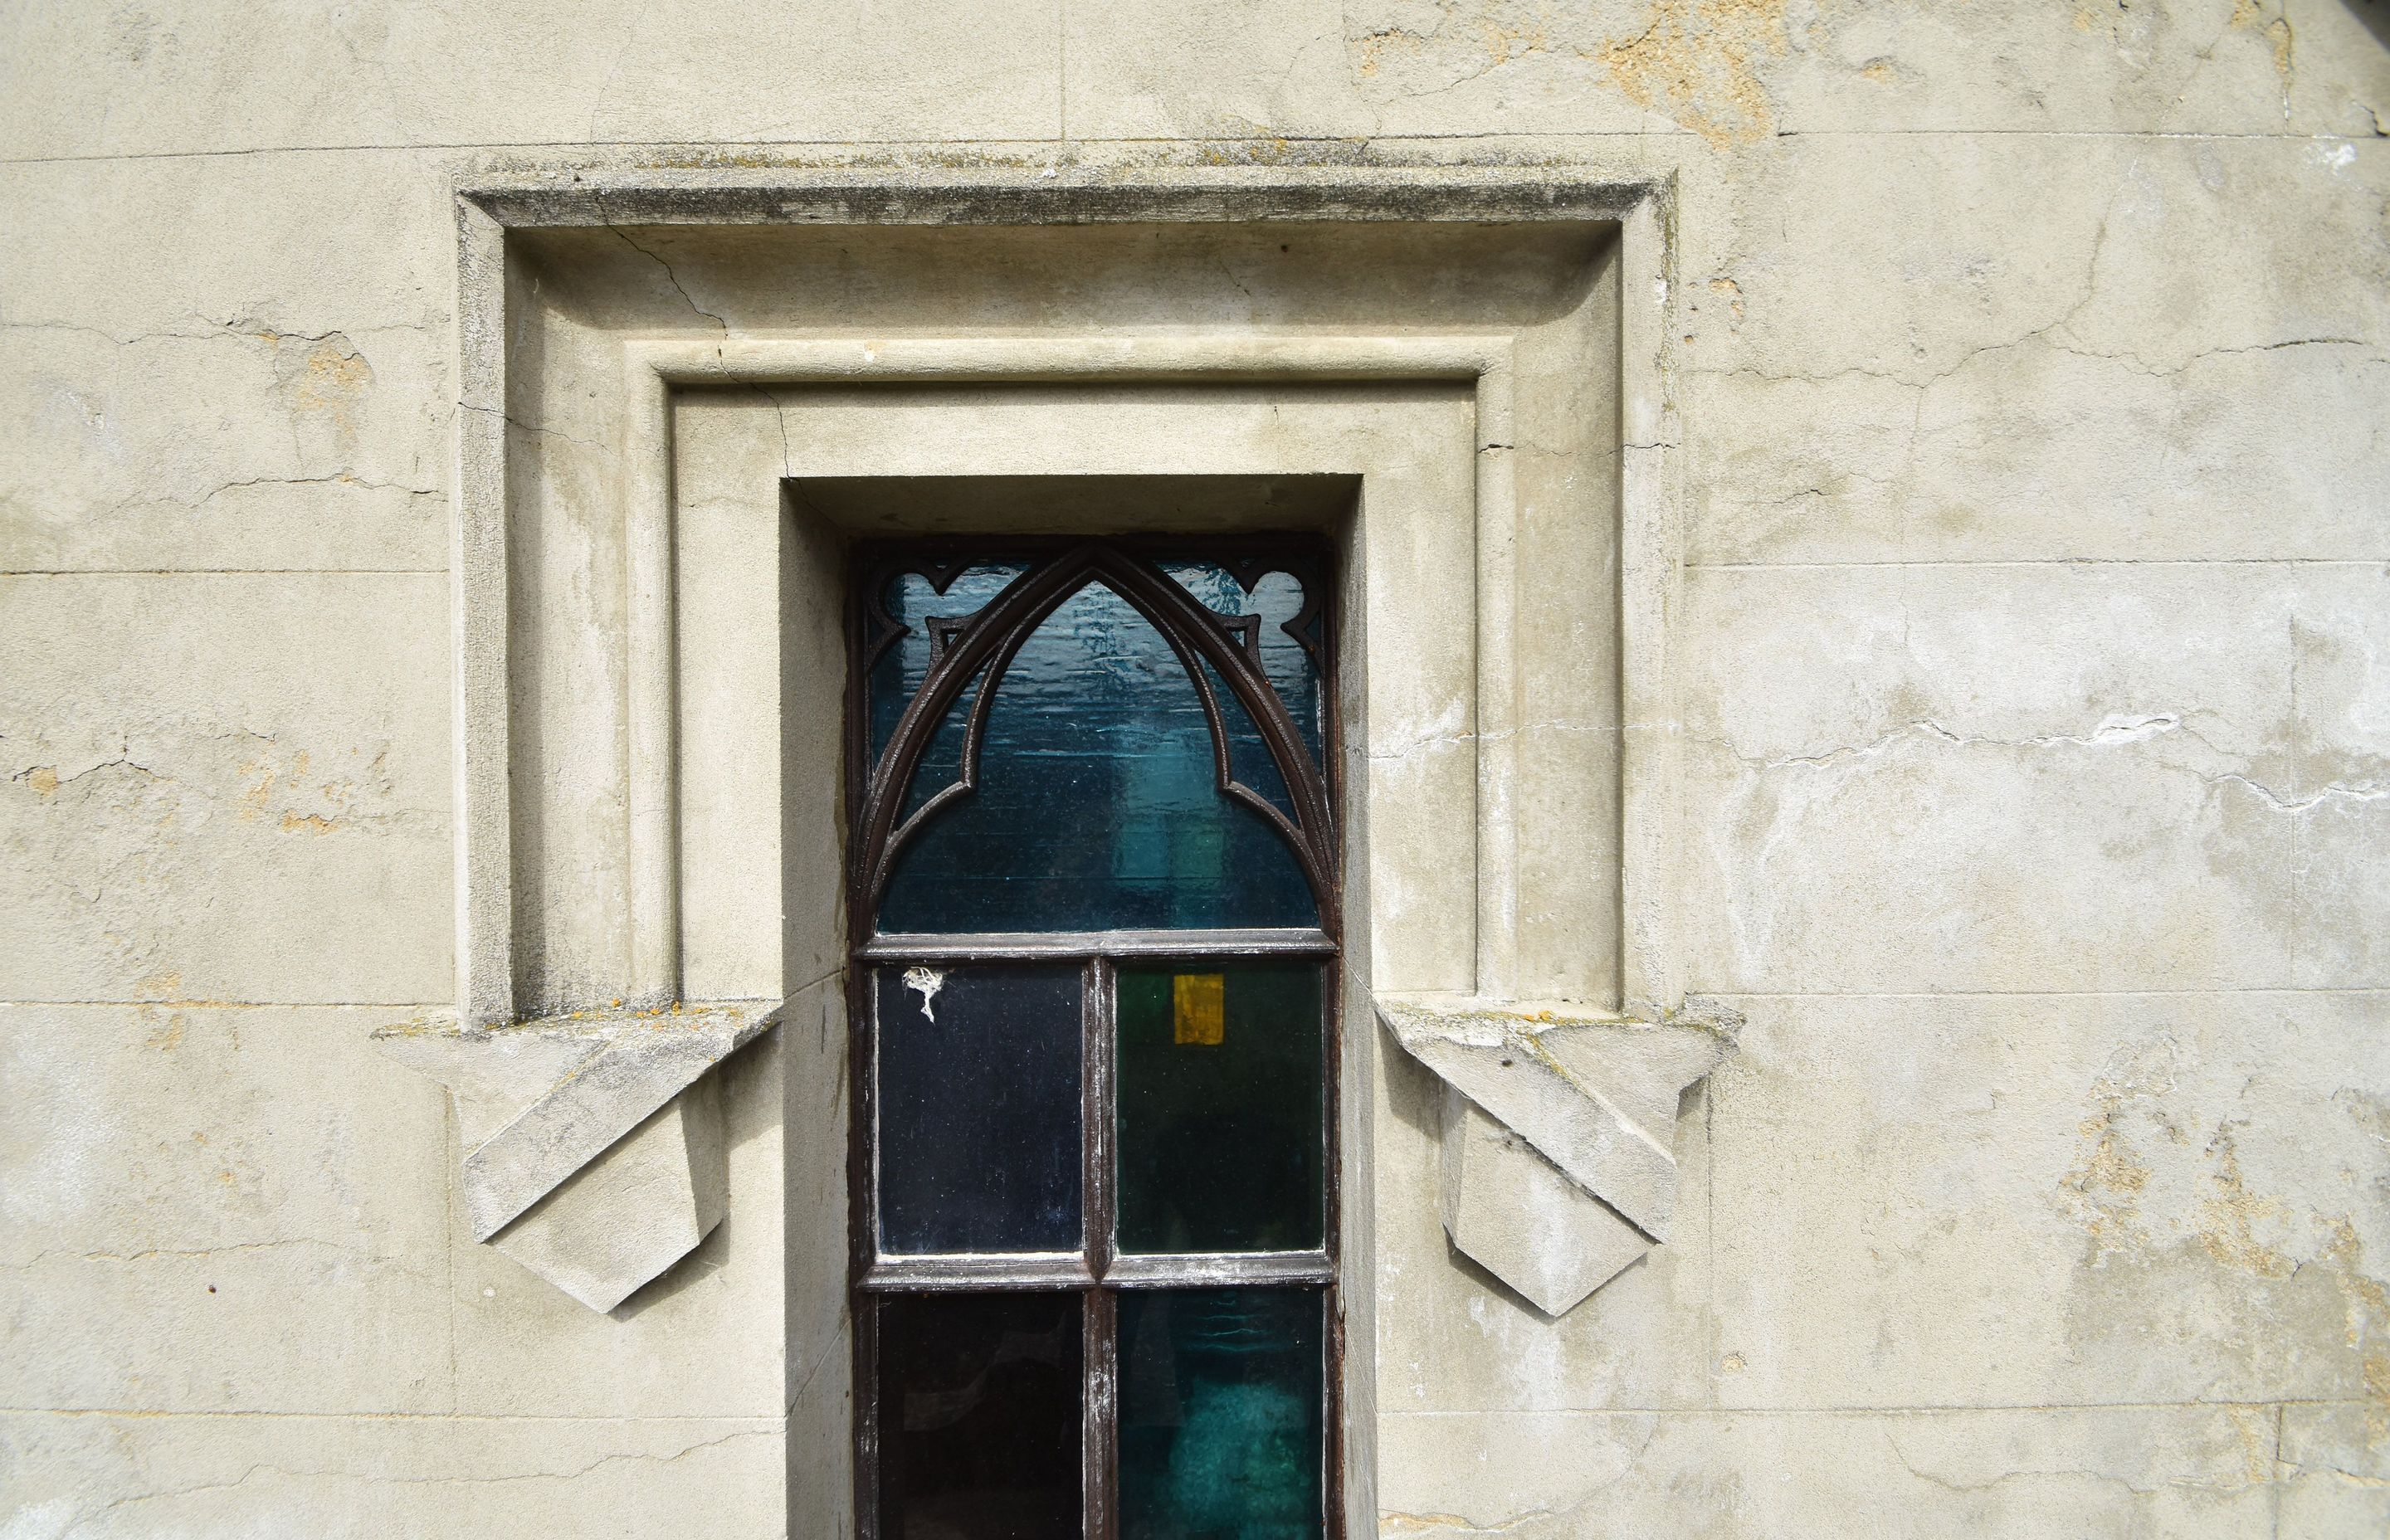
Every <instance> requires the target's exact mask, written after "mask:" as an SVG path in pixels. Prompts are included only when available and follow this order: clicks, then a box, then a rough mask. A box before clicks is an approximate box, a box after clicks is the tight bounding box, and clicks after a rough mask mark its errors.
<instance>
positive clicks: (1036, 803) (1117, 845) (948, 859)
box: [873, 583, 1317, 931]
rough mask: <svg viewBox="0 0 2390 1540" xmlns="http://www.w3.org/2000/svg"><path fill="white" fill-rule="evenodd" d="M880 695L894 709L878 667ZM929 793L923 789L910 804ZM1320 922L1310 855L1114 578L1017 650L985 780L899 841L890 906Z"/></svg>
mask: <svg viewBox="0 0 2390 1540" xmlns="http://www.w3.org/2000/svg"><path fill="white" fill-rule="evenodd" d="M957 587H958V588H959V587H960V584H959V583H957ZM941 613H943V611H941ZM907 641H908V642H909V641H910V638H907ZM924 656H925V657H926V654H924ZM883 666H885V664H884V661H883ZM985 687H986V685H985V683H984V680H983V681H982V683H981V684H980V685H979V686H978V688H981V689H984V688H985ZM873 696H874V699H873V714H874V717H875V720H876V719H877V717H878V716H879V715H880V713H881V712H882V711H883V709H884V708H883V707H882V705H881V703H880V687H879V686H878V683H877V681H876V679H875V683H874V686H873ZM1231 704H1233V703H1232V702H1231ZM897 709H898V710H901V709H902V708H901V703H900V704H899V706H898V707H897ZM960 710H961V708H960V707H957V714H958V713H959V712H960ZM1230 714H1231V718H1232V720H1238V719H1240V710H1239V712H1231V713H1230ZM892 720H893V718H892ZM1243 730H1245V731H1247V732H1251V728H1250V727H1249V726H1248V727H1246V728H1244V729H1243ZM950 731H953V732H958V729H957V728H956V727H954V725H953V724H952V722H951V721H950V722H949V723H947V724H945V725H942V728H941V732H942V733H944V732H950ZM957 741H958V740H957ZM1232 742H1233V738H1232ZM1254 742H1255V744H1256V745H1257V744H1258V737H1257V735H1256V736H1255V738H1254ZM930 773H932V772H930V771H928V770H927V769H926V767H925V770H924V774H925V775H926V774H930ZM1279 794H1280V795H1283V791H1282V790H1281V791H1280V793H1279ZM927 795H928V792H927V791H924V790H921V789H919V787H918V786H917V787H916V788H915V789H910V790H908V792H907V797H906V802H907V805H908V806H911V805H919V802H921V801H925V800H926V798H927ZM1316 923H1317V907H1316V906H1315V905H1314V904H1313V902H1312V898H1311V890H1310V887H1309V885H1308V884H1307V883H1306V882H1305V881H1304V876H1303V871H1302V867H1301V866H1299V865H1298V864H1297V863H1296V860H1295V857H1294V853H1293V852H1292V851H1291V849H1289V848H1288V846H1287V844H1286V842H1285V841H1284V840H1283V839H1282V838H1281V837H1280V836H1279V833H1278V831H1277V830H1275V829H1273V828H1271V827H1270V826H1269V825H1268V824H1267V823H1266V821H1265V820H1264V819H1263V817H1262V815H1260V814H1258V813H1256V812H1254V811H1253V809H1251V808H1248V807H1244V806H1241V805H1240V804H1238V803H1237V802H1232V801H1231V800H1229V798H1227V796H1226V795H1225V794H1224V793H1222V792H1221V791H1220V789H1218V786H1217V783H1216V778H1215V773H1214V763H1213V755H1212V735H1211V727H1210V725H1209V722H1208V719H1207V718H1206V717H1205V715H1204V713H1203V710H1202V706H1201V701H1200V700H1199V699H1198V698H1197V696H1196V693H1195V686H1194V682H1193V680H1191V679H1190V678H1189V676H1188V674H1187V670H1186V667H1185V665H1183V664H1182V663H1180V661H1178V657H1177V655H1176V652H1174V651H1173V650H1172V648H1171V647H1170V645H1169V644H1168V643H1167V642H1165V641H1164V640H1163V637H1162V635H1161V634H1160V633H1159V632H1157V631H1155V630H1154V628H1153V626H1152V624H1151V623H1150V622H1148V621H1147V620H1146V619H1145V618H1144V617H1143V616H1142V615H1140V614H1138V613H1137V610H1135V609H1133V608H1132V607H1131V606H1130V605H1129V604H1128V602H1127V601H1126V600H1124V599H1123V598H1121V597H1119V596H1118V595H1116V594H1114V593H1113V592H1112V591H1111V589H1110V588H1107V587H1105V586H1103V585H1102V584H1089V585H1088V586H1087V587H1085V588H1082V589H1080V590H1079V591H1078V592H1077V593H1076V594H1074V595H1073V596H1072V597H1070V598H1068V599H1066V600H1064V601H1063V603H1062V604H1061V605H1060V607H1059V608H1058V609H1056V610H1054V612H1053V613H1052V614H1050V615H1049V616H1047V619H1046V621H1045V622H1044V623H1043V624H1041V625H1040V626H1039V627H1038V628H1037V630H1036V631H1035V633H1034V635H1031V636H1030V638H1029V639H1028V641H1027V642H1026V643H1024V644H1023V645H1022V648H1021V650H1020V652H1019V653H1018V655H1016V656H1015V657H1014V659H1013V660H1012V662H1011V664H1010V666H1009V668H1008V669H1007V670H1006V671H1005V674H1004V675H1003V678H1002V680H1001V681H1000V682H999V683H998V684H997V685H996V698H995V700H994V702H993V703H992V704H991V706H990V708H989V712H988V718H987V728H986V739H985V743H984V745H983V751H982V754H981V760H980V778H979V787H978V789H977V790H976V792H974V793H973V794H972V795H970V796H969V797H966V798H964V799H962V800H961V801H960V802H957V803H956V804H955V805H953V806H952V807H950V808H949V809H948V810H946V811H945V812H944V813H942V814H940V815H938V816H937V817H936V818H935V819H933V820H932V822H931V824H930V825H929V826H928V827H927V828H924V829H923V830H922V831H921V832H920V833H919V835H917V836H916V837H915V838H914V839H913V841H911V843H910V844H909V845H908V846H906V849H905V850H904V851H902V852H901V853H899V855H898V856H897V859H896V864H895V868H894V872H893V876H892V878H891V879H890V882H889V886H888V890H887V892H886V894H885V896H884V897H883V898H882V900H881V902H880V929H881V930H893V931H908V930H909V931H924V930H928V931H935V930H1142V929H1163V928H1171V927H1188V926H1220V927H1234V926H1291V925H1311V924H1316Z"/></svg>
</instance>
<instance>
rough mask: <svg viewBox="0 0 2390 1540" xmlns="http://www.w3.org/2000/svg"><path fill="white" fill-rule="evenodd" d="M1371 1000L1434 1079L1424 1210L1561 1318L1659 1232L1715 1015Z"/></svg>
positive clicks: (1725, 1040) (1722, 1047)
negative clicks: (1437, 1086) (1436, 1128)
mask: <svg viewBox="0 0 2390 1540" xmlns="http://www.w3.org/2000/svg"><path fill="white" fill-rule="evenodd" d="M1377 1005H1378V1016H1379V1019H1380V1020H1382V1021H1384V1022H1385V1024H1386V1027H1387V1029H1388V1030H1389V1031H1391V1032H1392V1033H1394V1037H1395V1040H1396V1041H1397V1042H1399V1043H1401V1044H1402V1046H1403V1048H1404V1050H1405V1051H1406V1052H1407V1053H1409V1054H1410V1056H1411V1057H1412V1058H1414V1059H1418V1060H1419V1061H1420V1063H1422V1064H1424V1065H1426V1066H1427V1067H1428V1068H1429V1069H1431V1070H1433V1071H1434V1072H1435V1073H1436V1075H1437V1076H1438V1078H1440V1079H1441V1080H1442V1081H1443V1082H1444V1084H1445V1102H1444V1112H1443V1117H1444V1127H1443V1146H1442V1150H1441V1159H1442V1165H1443V1178H1444V1179H1443V1184H1442V1187H1441V1191H1440V1203H1439V1207H1440V1212H1441V1213H1442V1216H1443V1219H1444V1228H1445V1232H1446V1234H1447V1235H1449V1236H1450V1237H1451V1238H1452V1243H1453V1244H1454V1245H1455V1246H1456V1247H1458V1248H1459V1250H1460V1251H1462V1252H1463V1253H1464V1254H1465V1255H1467V1256H1469V1257H1470V1258H1471V1260H1473V1261H1475V1262H1476V1263H1477V1264H1479V1265H1481V1266H1483V1267H1484V1268H1485V1270H1486V1271H1488V1272H1490V1273H1492V1274H1493V1275H1494V1276H1495V1277H1498V1278H1500V1279H1501V1280H1502V1281H1503V1282H1504V1283H1506V1284H1508V1285H1510V1287H1511V1288H1512V1289H1514V1290H1517V1291H1518V1292H1519V1293H1520V1294H1522V1295H1523V1296H1524V1297H1525V1298H1526V1299H1527V1300H1528V1301H1529V1302H1531V1303H1534V1304H1535V1306H1536V1308H1537V1309H1539V1310H1541V1311H1543V1312H1544V1313H1545V1314H1546V1315H1565V1314H1566V1313H1567V1312H1568V1311H1569V1310H1570V1309H1572V1308H1573V1307H1574V1306H1575V1305H1576V1303H1578V1302H1579V1301H1581V1300H1583V1299H1584V1298H1585V1297H1586V1296H1587V1295H1588V1294H1590V1293H1592V1292H1593V1291H1594V1290H1597V1289H1599V1288H1600V1287H1601V1286H1602V1285H1603V1284H1605V1283H1607V1282H1609V1281H1610V1279H1612V1278H1613V1277H1616V1276H1617V1275H1618V1274H1619V1273H1620V1272H1622V1271H1624V1270H1625V1268H1626V1267H1627V1266H1628V1265H1629V1264H1632V1263H1634V1262H1636V1261H1637V1260H1638V1259H1639V1258H1641V1257H1642V1256H1643V1254H1644V1253H1645V1252H1647V1251H1650V1250H1651V1248H1652V1247H1653V1246H1655V1245H1658V1244H1660V1243H1662V1242H1663V1241H1665V1240H1666V1239H1667V1238H1668V1224H1669V1219H1670V1217H1671V1215H1672V1214H1673V1213H1674V1212H1675V1208H1676V1200H1677V1158H1676V1150H1675V1146H1676V1127H1677V1098H1678V1097H1679V1096H1681V1095H1682V1093H1683V1092H1684V1091H1685V1089H1686V1088H1687V1087H1688V1086H1690V1085H1691V1084H1694V1083H1695V1082H1697V1081H1699V1080H1700V1079H1701V1078H1702V1077H1703V1076H1704V1075H1706V1074H1708V1073H1709V1072H1710V1071H1711V1070H1713V1069H1714V1068H1715V1067H1716V1065H1717V1062H1718V1060H1719V1059H1721V1058H1722V1057H1723V1056H1724V1055H1725V1053H1726V1051H1727V1050H1728V1047H1729V1046H1731V1044H1732V1041H1733V1040H1732V1038H1731V1037H1730V1036H1729V1035H1728V1033H1729V1031H1730V1026H1731V1019H1730V1018H1726V1017H1720V1018H1718V1019H1717V1020H1697V1019H1689V1018H1687V1017H1684V1016H1679V1017H1678V1018H1677V1019H1676V1020H1670V1021H1667V1022H1656V1023H1655V1022H1648V1021H1634V1020H1624V1019H1621V1018H1617V1017H1585V1016H1572V1015H1568V1014H1564V1013H1562V1012H1561V1011H1557V1010H1542V1009H1536V1008H1533V1007H1519V1006H1515V1005H1503V1004H1493V1003H1488V1002H1484V1001H1463V1002H1449V1003H1446V1002H1431V1001H1424V1000H1419V999H1409V1000H1405V999H1399V998H1390V997H1387V996H1382V995H1381V996H1380V997H1379V1000H1378V1002H1377Z"/></svg>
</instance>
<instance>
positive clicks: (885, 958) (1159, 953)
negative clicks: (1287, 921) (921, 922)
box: [855, 929, 1336, 962]
mask: <svg viewBox="0 0 2390 1540" xmlns="http://www.w3.org/2000/svg"><path fill="white" fill-rule="evenodd" d="M1335 954H1336V943H1334V942H1333V941H1331V940H1330V939H1329V936H1328V932H1326V931H1325V930H1300V929H1287V930H1064V931H1055V932H1052V933H1050V934H1049V933H1046V932H1042V931H1035V930H985V931H976V932H970V933H956V934H940V935H924V934H913V933H901V932H900V933H892V934H884V935H878V936H874V937H872V938H871V939H870V940H869V941H867V942H866V943H863V945H862V946H861V947H860V948H858V949H857V950H856V953H855V955H856V956H857V957H859V958H861V959H862V960H863V961H865V962H1001V961H1005V960H1008V959H1015V958H1032V957H1228V956H1298V957H1328V956H1335Z"/></svg>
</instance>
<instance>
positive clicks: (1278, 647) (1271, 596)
mask: <svg viewBox="0 0 2390 1540" xmlns="http://www.w3.org/2000/svg"><path fill="white" fill-rule="evenodd" d="M1163 571H1165V572H1168V573H1169V574H1170V575H1171V576H1172V577H1174V578H1176V579H1177V580H1178V584H1179V586H1180V587H1182V588H1184V589H1186V590H1187V591H1188V592H1189V593H1190V594H1192V595H1194V596H1195V597H1197V598H1198V599H1200V600H1201V601H1202V602H1203V604H1204V605H1205V606H1206V607H1207V608H1209V609H1211V610H1215V611H1217V612H1218V613H1220V614H1223V615H1253V616H1257V617H1259V618H1260V621H1261V628H1260V631H1259V634H1258V635H1257V637H1256V640H1257V641H1258V643H1259V644H1260V648H1261V658H1262V673H1263V674H1264V675H1265V676H1266V677H1267V678H1268V680H1269V682H1270V683H1271V684H1272V685H1273V686H1275V687H1277V689H1278V698H1279V701H1280V702H1281V703H1283V704H1284V705H1285V707H1286V712H1287V714H1288V715H1289V716H1291V717H1292V718H1294V725H1295V729H1296V731H1298V732H1300V733H1301V734H1302V735H1303V741H1304V744H1305V745H1307V746H1308V747H1309V748H1310V750H1311V756H1312V758H1313V760H1314V761H1317V759H1318V758H1319V756H1320V755H1321V753H1323V752H1324V750H1323V749H1322V747H1321V745H1322V742H1323V741H1324V739H1325V737H1326V734H1325V723H1326V718H1325V717H1324V715H1323V714H1322V706H1323V700H1322V698H1321V693H1320V688H1319V671H1318V669H1317V668H1316V667H1315V666H1313V663H1312V661H1311V654H1310V653H1309V652H1307V651H1305V650H1304V646H1303V644H1302V643H1301V642H1298V641H1296V640H1295V639H1294V638H1293V637H1292V636H1291V635H1287V631H1286V625H1287V622H1290V621H1291V620H1293V619H1294V618H1295V617H1296V616H1297V615H1300V614H1302V613H1303V604H1304V593H1303V584H1302V583H1301V582H1300V581H1298V580H1297V579H1296V578H1295V576H1294V575H1293V574H1292V573H1291V572H1268V573H1265V574H1264V575H1263V576H1262V578H1261V579H1260V581H1258V582H1256V583H1255V584H1253V592H1252V593H1250V594H1248V593H1246V592H1245V590H1244V587H1243V585H1242V584H1240V583H1238V582H1237V578H1236V574H1235V573H1233V572H1231V571H1228V570H1227V568H1226V567H1223V566H1220V565H1219V564H1218V563H1216V562H1210V561H1173V562H1165V563H1163ZM1246 784H1248V785H1253V783H1252V782H1247V783H1246ZM1254 789H1256V790H1259V789H1260V788H1259V787H1258V786H1255V787H1254Z"/></svg>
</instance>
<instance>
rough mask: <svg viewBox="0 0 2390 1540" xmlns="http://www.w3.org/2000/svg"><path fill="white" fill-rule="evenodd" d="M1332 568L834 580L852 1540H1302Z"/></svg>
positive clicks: (1182, 565) (981, 564) (1327, 1417)
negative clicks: (845, 930)
mask: <svg viewBox="0 0 2390 1540" xmlns="http://www.w3.org/2000/svg"><path fill="white" fill-rule="evenodd" d="M1328 602H1329V584H1328V566H1327V558H1326V552H1325V550H1324V549H1323V548H1322V547H1320V546H1318V545H1316V544H1312V543H1309V542H1306V541H1303V540H1297V539H1291V538H1276V539H1269V540H1259V539H1255V540H1246V541H1243V542H1240V543H1238V544H1234V545H1224V544H1219V543H1212V542H1202V541H1192V540H1186V541H1175V542H1138V541H1127V540H1122V541H1083V542H1051V543H1041V542H1036V541H1015V542H990V543H986V544H984V545H979V546H974V547H970V548H958V547H956V546H954V545H950V544H949V545H939V546H936V547H931V546H925V545H924V546H882V547H878V548H874V549H870V550H867V551H866V552H864V553H863V554H862V556H861V558H860V559H859V560H858V564H857V576H856V580H855V591H854V626H853V631H854V643H853V646H854V662H855V674H854V696H853V699H854V709H853V711H852V712H851V713H850V714H851V727H850V742H851V746H852V747H851V756H850V757H851V764H852V766H853V776H852V781H851V784H852V785H853V786H854V788H855V789H856V795H855V797H854V807H853V813H854V823H853V830H852V845H851V879H850V888H849V913H850V917H851V920H852V924H853V927H854V986H855V987H854V990H853V993H852V995H851V997H852V998H853V999H854V1002H855V1012H854V1016H855V1026H856V1050H857V1051H856V1053H855V1056H854V1058H855V1063H856V1080H855V1093H856V1106H857V1109H858V1111H859V1114H860V1115H859V1116H858V1117H857V1118H856V1119H855V1120H854V1125H855V1129H856V1138H857V1157H858V1158H857V1159H856V1161H854V1215H855V1247H854V1259H855V1274H854V1277H855V1290H856V1293H855V1316H854V1318H855V1325H856V1354H857V1364H856V1368H857V1373H856V1381H855V1382H856V1386H857V1392H858V1393H857V1396H856V1405H857V1438H858V1453H859V1460H858V1467H857V1469H858V1471H859V1478H858V1483H857V1485H858V1492H857V1500H858V1506H859V1508H860V1512H861V1515H862V1528H863V1533H864V1534H867V1535H878V1536H880V1537H882V1540H901V1537H907V1536H924V1535H938V1536H956V1537H980V1536H986V1537H998V1536H1001V1537H1005V1540H1015V1537H1018V1540H1027V1537H1031V1536H1036V1537H1040V1540H1043V1537H1047V1536H1056V1535H1071V1534H1086V1535H1090V1536H1097V1535H1112V1534H1118V1535H1123V1536H1130V1537H1143V1536H1150V1537H1153V1540H1163V1537H1168V1540H1203V1537H1207V1536H1221V1537H1224V1540H1225V1537H1229V1536H1235V1537H1239V1540H1258V1537H1262V1536H1269V1537H1272V1540H1277V1537H1281V1536H1282V1537H1286V1540H1292V1537H1295V1536H1308V1535H1317V1534H1325V1533H1327V1526H1328V1524H1329V1521H1330V1507H1331V1505H1332V1504H1333V1503H1334V1502H1335V1500H1336V1486H1337V1483H1336V1482H1335V1481H1334V1480H1333V1479H1332V1472H1333V1467H1334V1462H1335V1453H1336V1452H1335V1444H1336V1438H1335V1428H1336V1420H1335V1418H1334V1415H1333V1406H1332V1400H1333V1396H1334V1393H1335V1385H1334V1380H1335V1376H1334V1374H1333V1373H1332V1371H1331V1367H1332V1361H1333V1359H1334V1356H1335V1339H1336V1322H1337V1319H1338V1316H1337V1311H1336V1300H1335V1281H1336V1280H1335V1267H1334V1229H1335V1226H1334V1174H1335V1172H1334V1166H1335V1161H1334V1152H1335V1149H1336V1131H1335V1127H1334V1108H1335V1095H1334V1084H1333V1079H1334V1071H1335V1052H1334V1048H1335V1044H1334V1032H1333V1021H1334V994H1335V986H1334V973H1333V969H1332V962H1333V959H1334V957H1335V956H1336V951H1337V914H1338V904H1337V897H1338V893H1337V880H1336V874H1337V841H1336V831H1335V827H1334V814H1333V808H1332V800H1333V799H1332V793H1331V776H1330V767H1331V766H1332V764H1333V763H1334V761H1333V756H1334V753H1335V723H1334V712H1333V703H1334V693H1335V691H1334V685H1335V676H1334V667H1333V662H1334V659H1333V649H1332V646H1331V638H1332V636H1333V634H1334V633H1333V627H1332V623H1331V622H1332V617H1331V616H1330V614H1329V612H1328Z"/></svg>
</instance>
